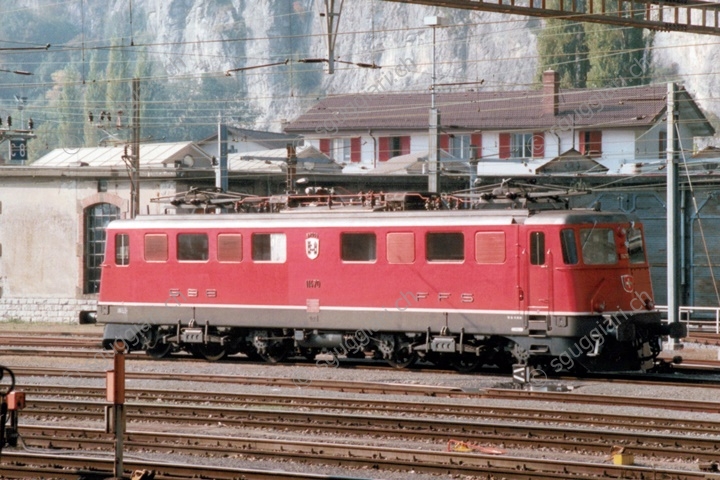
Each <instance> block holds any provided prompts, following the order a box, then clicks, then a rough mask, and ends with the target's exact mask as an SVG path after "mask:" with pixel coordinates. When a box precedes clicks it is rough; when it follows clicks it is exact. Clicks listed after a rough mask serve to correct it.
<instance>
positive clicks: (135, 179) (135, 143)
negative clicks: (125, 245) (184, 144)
mask: <svg viewBox="0 0 720 480" xmlns="http://www.w3.org/2000/svg"><path fill="white" fill-rule="evenodd" d="M132 103H133V124H132V155H131V156H130V218H135V217H136V216H138V215H140V79H139V78H133V80H132Z"/></svg>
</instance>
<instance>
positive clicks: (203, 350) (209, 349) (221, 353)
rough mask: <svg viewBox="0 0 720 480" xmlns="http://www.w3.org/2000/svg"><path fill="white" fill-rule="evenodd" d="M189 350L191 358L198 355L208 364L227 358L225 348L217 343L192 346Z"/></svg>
mask: <svg viewBox="0 0 720 480" xmlns="http://www.w3.org/2000/svg"><path fill="white" fill-rule="evenodd" d="M191 350H192V354H193V356H195V355H198V356H200V357H202V358H204V359H205V360H207V361H208V362H217V361H218V360H222V359H223V358H225V357H226V356H227V348H225V347H224V346H223V345H220V344H219V343H208V344H207V345H206V344H198V345H193V346H192V348H191Z"/></svg>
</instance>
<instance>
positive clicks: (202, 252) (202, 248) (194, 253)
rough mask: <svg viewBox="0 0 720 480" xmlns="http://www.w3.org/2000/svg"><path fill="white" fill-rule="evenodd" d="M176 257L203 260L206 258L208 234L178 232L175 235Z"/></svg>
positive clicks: (183, 259)
mask: <svg viewBox="0 0 720 480" xmlns="http://www.w3.org/2000/svg"><path fill="white" fill-rule="evenodd" d="M177 259H178V260H180V261H185V262H187V261H203V260H207V259H208V236H207V234H206V233H179V234H178V236H177Z"/></svg>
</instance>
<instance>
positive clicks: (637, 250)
mask: <svg viewBox="0 0 720 480" xmlns="http://www.w3.org/2000/svg"><path fill="white" fill-rule="evenodd" d="M627 249H628V254H629V255H630V263H645V250H644V249H643V239H642V230H640V229H639V228H635V227H630V228H628V231H627Z"/></svg>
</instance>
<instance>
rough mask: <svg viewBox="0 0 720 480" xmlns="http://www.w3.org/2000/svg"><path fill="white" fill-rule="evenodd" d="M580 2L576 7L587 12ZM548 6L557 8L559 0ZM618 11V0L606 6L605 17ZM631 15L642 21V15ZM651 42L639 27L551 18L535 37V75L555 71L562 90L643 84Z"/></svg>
mask: <svg viewBox="0 0 720 480" xmlns="http://www.w3.org/2000/svg"><path fill="white" fill-rule="evenodd" d="M579 1H581V2H583V3H582V5H580V4H578V7H579V9H583V8H584V9H586V10H587V8H588V7H587V4H586V3H584V1H583V0H579ZM547 5H548V8H553V9H559V3H558V0H548V3H547ZM617 8H618V2H617V0H607V2H606V3H605V9H606V12H608V14H613V12H615V11H616V10H617ZM624 8H625V7H624ZM588 13H598V12H596V11H595V12H588ZM634 15H639V16H640V18H642V17H641V16H642V12H640V13H634ZM652 41H653V35H652V34H645V32H644V31H643V30H642V29H639V28H632V27H617V26H611V25H604V24H599V23H576V22H571V21H567V20H559V19H552V18H550V19H547V20H545V26H544V28H543V30H542V31H541V32H540V33H539V34H538V55H539V61H538V74H539V75H542V72H543V71H545V70H547V69H553V70H556V71H557V72H559V73H560V81H561V85H562V86H563V87H565V88H567V87H575V88H585V87H590V88H601V87H607V86H622V87H625V86H635V85H642V84H646V83H648V82H649V81H650V74H649V73H648V72H649V68H648V66H649V65H650V47H651V46H652Z"/></svg>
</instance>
